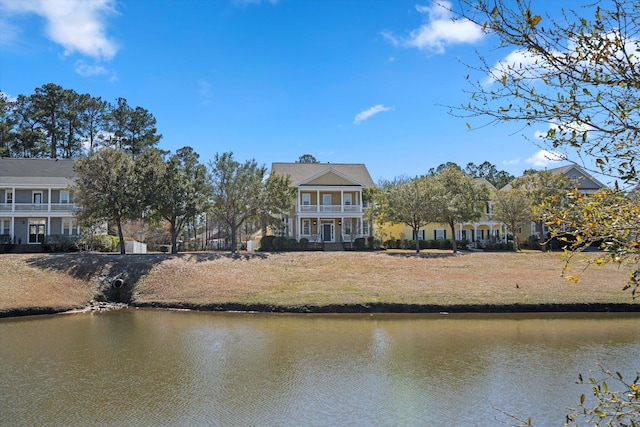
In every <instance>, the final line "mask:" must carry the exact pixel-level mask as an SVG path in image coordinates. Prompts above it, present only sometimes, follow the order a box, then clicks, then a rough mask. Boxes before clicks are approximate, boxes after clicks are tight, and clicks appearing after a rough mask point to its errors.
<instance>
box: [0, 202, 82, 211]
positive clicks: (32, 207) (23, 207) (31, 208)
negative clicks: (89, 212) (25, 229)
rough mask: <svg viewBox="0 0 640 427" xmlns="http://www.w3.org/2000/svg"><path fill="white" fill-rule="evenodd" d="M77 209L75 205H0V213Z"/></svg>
mask: <svg viewBox="0 0 640 427" xmlns="http://www.w3.org/2000/svg"><path fill="white" fill-rule="evenodd" d="M77 209H78V206H77V205H76V204H75V203H0V212H67V213H73V212H75V211H76V210H77Z"/></svg>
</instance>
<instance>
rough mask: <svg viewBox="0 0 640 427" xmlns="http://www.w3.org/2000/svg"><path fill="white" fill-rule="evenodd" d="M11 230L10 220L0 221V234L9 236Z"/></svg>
mask: <svg viewBox="0 0 640 427" xmlns="http://www.w3.org/2000/svg"><path fill="white" fill-rule="evenodd" d="M10 230H11V220H10V219H0V234H6V235H8V234H9V231H10Z"/></svg>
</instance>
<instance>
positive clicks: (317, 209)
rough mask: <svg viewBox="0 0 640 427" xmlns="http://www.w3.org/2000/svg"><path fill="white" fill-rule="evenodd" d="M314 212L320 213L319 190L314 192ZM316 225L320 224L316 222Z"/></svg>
mask: <svg viewBox="0 0 640 427" xmlns="http://www.w3.org/2000/svg"><path fill="white" fill-rule="evenodd" d="M316 206H317V208H316V212H320V190H316ZM318 224H320V223H319V222H318Z"/></svg>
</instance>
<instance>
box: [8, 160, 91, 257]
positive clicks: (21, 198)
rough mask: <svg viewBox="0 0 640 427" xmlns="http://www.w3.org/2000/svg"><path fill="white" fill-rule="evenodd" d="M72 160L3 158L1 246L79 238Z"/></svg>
mask: <svg viewBox="0 0 640 427" xmlns="http://www.w3.org/2000/svg"><path fill="white" fill-rule="evenodd" d="M73 163H74V161H73V160H63V159H32V158H29V159H23V158H6V157H3V158H0V243H13V244H23V245H24V244H29V245H36V244H40V243H42V242H43V241H44V237H45V236H46V235H51V234H67V235H78V234H79V233H80V228H79V227H78V225H77V221H76V218H75V216H74V214H75V211H76V205H75V203H74V201H73V190H71V186H72V185H73V181H74V177H75V172H74V170H73Z"/></svg>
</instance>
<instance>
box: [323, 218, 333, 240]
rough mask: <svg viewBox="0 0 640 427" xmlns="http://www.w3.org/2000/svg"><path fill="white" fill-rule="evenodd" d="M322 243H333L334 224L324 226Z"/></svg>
mask: <svg viewBox="0 0 640 427" xmlns="http://www.w3.org/2000/svg"><path fill="white" fill-rule="evenodd" d="M322 241H323V242H331V241H333V224H327V223H325V224H322Z"/></svg>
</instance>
